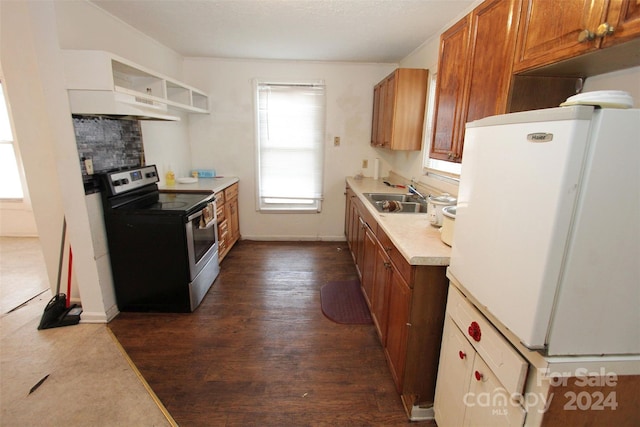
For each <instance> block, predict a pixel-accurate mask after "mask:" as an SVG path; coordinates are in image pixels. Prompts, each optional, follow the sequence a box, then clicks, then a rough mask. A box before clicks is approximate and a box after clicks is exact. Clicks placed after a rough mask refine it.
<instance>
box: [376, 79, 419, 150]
mask: <svg viewBox="0 0 640 427" xmlns="http://www.w3.org/2000/svg"><path fill="white" fill-rule="evenodd" d="M427 76H428V71H427V70H424V69H417V68H416V69H413V68H398V69H396V70H395V71H394V72H393V73H391V74H390V75H389V76H387V77H386V78H384V79H383V80H382V81H381V82H380V83H378V84H377V85H376V86H375V87H374V90H373V98H374V106H373V122H372V126H371V145H372V146H374V147H382V148H389V149H391V150H420V149H421V148H422V131H423V126H424V111H425V103H426V98H427Z"/></svg>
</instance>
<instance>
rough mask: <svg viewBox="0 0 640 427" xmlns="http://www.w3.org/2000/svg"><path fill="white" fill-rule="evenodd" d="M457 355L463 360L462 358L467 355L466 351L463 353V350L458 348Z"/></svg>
mask: <svg viewBox="0 0 640 427" xmlns="http://www.w3.org/2000/svg"><path fill="white" fill-rule="evenodd" d="M458 357H460V359H463V360H464V358H465V357H467V353H465V352H464V351H462V350H460V351H459V352H458Z"/></svg>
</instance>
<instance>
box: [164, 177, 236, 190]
mask: <svg viewBox="0 0 640 427" xmlns="http://www.w3.org/2000/svg"><path fill="white" fill-rule="evenodd" d="M238 181H239V179H238V177H235V176H224V177H216V178H198V182H196V183H193V184H180V183H178V182H176V184H175V185H172V186H167V185H165V184H163V185H158V189H159V190H160V191H162V192H165V193H217V192H218V191H222V190H224V189H225V188H227V187H228V186H230V185H231V184H234V183H236V182H238Z"/></svg>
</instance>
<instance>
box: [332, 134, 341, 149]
mask: <svg viewBox="0 0 640 427" xmlns="http://www.w3.org/2000/svg"><path fill="white" fill-rule="evenodd" d="M333 146H334V147H339V146H340V137H339V136H334V137H333Z"/></svg>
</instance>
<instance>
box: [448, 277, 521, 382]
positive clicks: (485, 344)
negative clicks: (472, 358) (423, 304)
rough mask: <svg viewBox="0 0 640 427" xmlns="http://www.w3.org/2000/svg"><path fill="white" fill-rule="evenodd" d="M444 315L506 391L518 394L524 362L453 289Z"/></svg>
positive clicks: (451, 288) (480, 314)
mask: <svg viewBox="0 0 640 427" xmlns="http://www.w3.org/2000/svg"><path fill="white" fill-rule="evenodd" d="M447 314H448V315H449V316H451V318H452V319H453V321H454V322H455V323H456V325H458V327H459V328H460V330H462V332H463V333H464V334H465V336H466V338H467V339H468V340H469V342H470V343H471V345H473V347H474V348H475V349H476V351H477V352H478V354H479V355H480V356H481V357H482V359H484V361H485V363H486V364H487V366H488V367H489V369H491V370H492V371H493V373H494V374H495V375H496V377H497V378H498V379H499V381H500V383H502V385H503V386H504V387H505V388H506V389H507V391H508V392H510V393H522V391H523V388H524V383H525V380H526V375H527V367H528V364H527V362H526V361H525V360H524V358H523V357H522V356H520V354H519V353H518V352H517V351H516V350H515V349H514V348H513V347H512V346H511V344H510V343H509V342H508V341H507V340H506V339H505V338H504V337H503V336H502V334H501V333H500V332H498V330H497V329H495V328H494V327H493V325H492V324H491V323H490V322H489V321H488V320H487V319H486V318H485V317H484V316H483V315H482V313H480V312H479V311H478V309H476V308H475V307H474V306H473V305H472V304H471V303H470V302H469V301H468V300H467V299H466V298H465V297H464V296H463V295H462V294H461V293H460V291H458V290H457V289H456V288H455V286H453V285H451V286H449V296H448V300H447Z"/></svg>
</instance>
